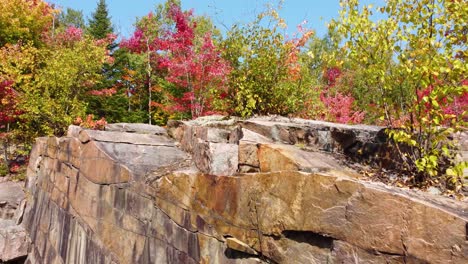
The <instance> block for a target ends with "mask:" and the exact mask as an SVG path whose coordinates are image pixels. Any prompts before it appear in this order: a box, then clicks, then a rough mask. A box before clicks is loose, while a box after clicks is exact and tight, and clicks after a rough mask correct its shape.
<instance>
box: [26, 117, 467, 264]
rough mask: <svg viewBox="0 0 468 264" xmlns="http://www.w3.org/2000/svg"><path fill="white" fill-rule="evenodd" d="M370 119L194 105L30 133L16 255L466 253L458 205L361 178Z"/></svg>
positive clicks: (282, 258)
mask: <svg viewBox="0 0 468 264" xmlns="http://www.w3.org/2000/svg"><path fill="white" fill-rule="evenodd" d="M382 144H384V142H383V139H382V133H381V129H380V128H378V127H367V126H345V125H336V124H331V123H324V122H314V121H306V120H289V119H284V118H256V119H249V120H244V121H241V120H234V119H224V118H213V117H211V118H204V119H198V120H194V121H189V122H171V123H170V124H169V126H168V129H167V131H166V130H165V129H162V128H160V127H154V126H147V125H130V124H114V125H110V126H108V127H107V128H106V131H92V130H82V129H81V128H79V127H73V126H72V127H70V129H69V132H68V135H67V136H66V137H62V138H55V137H50V138H39V139H38V140H37V142H36V144H35V146H34V148H33V151H32V155H31V159H30V164H29V167H28V181H27V186H26V189H27V191H28V194H29V195H28V196H29V200H28V204H27V207H26V211H25V215H24V221H23V222H24V225H25V227H26V230H27V231H28V233H29V236H30V239H31V242H32V246H31V249H30V254H29V256H28V260H27V262H28V263H467V262H468V241H467V239H468V234H467V232H468V231H467V230H468V224H467V223H468V205H467V204H466V203H465V202H458V201H454V200H450V199H447V198H443V197H438V196H433V195H430V194H425V193H421V192H413V191H408V190H402V189H397V188H393V187H388V186H385V185H383V184H379V183H372V182H366V181H363V180H361V179H360V176H359V174H358V173H356V172H354V171H352V170H350V169H346V168H344V167H342V166H341V165H340V163H339V162H338V161H337V160H335V159H334V158H333V156H331V155H330V154H329V153H330V152H340V153H344V154H346V155H361V156H362V157H363V158H372V157H374V156H375V155H377V154H378V153H379V149H381V146H382Z"/></svg>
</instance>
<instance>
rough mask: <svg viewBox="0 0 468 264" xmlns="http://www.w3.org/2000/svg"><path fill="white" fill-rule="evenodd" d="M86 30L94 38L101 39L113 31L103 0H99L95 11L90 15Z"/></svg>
mask: <svg viewBox="0 0 468 264" xmlns="http://www.w3.org/2000/svg"><path fill="white" fill-rule="evenodd" d="M88 32H89V34H90V35H91V36H93V37H94V38H95V39H103V38H105V37H107V34H110V33H113V32H114V28H113V27H112V22H111V19H110V17H109V12H108V10H107V4H106V1H105V0H99V3H98V5H97V7H96V11H94V13H93V14H92V15H91V19H90V20H89V28H88Z"/></svg>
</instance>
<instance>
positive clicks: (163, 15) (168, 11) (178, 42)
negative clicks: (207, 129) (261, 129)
mask: <svg viewBox="0 0 468 264" xmlns="http://www.w3.org/2000/svg"><path fill="white" fill-rule="evenodd" d="M198 21H201V22H202V23H201V25H203V27H202V28H199V29H197V26H196V25H197V22H198ZM210 29H213V27H212V24H211V23H210V22H209V20H208V19H203V18H199V17H195V16H193V14H192V12H191V11H188V12H183V11H182V10H181V9H180V3H178V1H167V2H166V3H165V4H163V5H159V6H158V8H157V10H156V13H154V14H153V13H150V14H149V15H148V16H145V17H143V18H142V19H141V20H140V21H139V22H138V23H137V26H136V30H135V32H134V34H133V36H132V37H131V38H130V39H128V40H126V41H123V42H122V43H121V46H122V47H124V48H128V49H130V50H131V51H132V52H134V53H136V54H141V56H142V59H143V61H144V62H145V66H144V68H145V81H144V85H145V89H146V91H148V93H147V94H148V95H149V97H150V98H149V100H148V110H149V111H148V113H149V115H150V116H153V115H154V114H158V113H161V112H163V113H164V112H166V113H169V114H173V115H174V116H173V117H176V116H177V115H178V116H179V117H180V116H181V115H182V116H183V115H185V117H191V116H193V117H196V116H199V115H202V114H206V113H209V112H210V111H211V110H212V105H211V101H212V97H213V95H214V94H216V93H217V92H218V91H219V90H220V89H221V87H222V86H223V85H224V84H225V78H224V75H222V74H219V73H220V72H225V71H227V69H228V68H227V67H226V64H225V63H224V62H223V60H222V58H221V57H220V53H219V51H217V49H216V47H215V46H214V44H213V42H212V38H211V35H210V34H209V33H210V32H211V30H210ZM216 71H218V72H216ZM153 109H154V110H153Z"/></svg>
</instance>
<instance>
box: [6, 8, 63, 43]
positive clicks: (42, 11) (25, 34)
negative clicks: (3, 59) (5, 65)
mask: <svg viewBox="0 0 468 264" xmlns="http://www.w3.org/2000/svg"><path fill="white" fill-rule="evenodd" d="M54 13H56V11H54V10H53V9H52V8H51V7H50V6H49V4H47V3H46V2H44V1H34V0H8V1H0V47H1V46H3V45H5V44H7V43H10V44H14V43H17V42H18V41H22V42H24V43H26V42H29V41H30V42H32V43H33V44H34V45H35V46H38V45H39V44H40V43H41V37H42V34H44V33H45V32H46V31H48V30H49V28H50V26H51V25H52V21H53V14H54Z"/></svg>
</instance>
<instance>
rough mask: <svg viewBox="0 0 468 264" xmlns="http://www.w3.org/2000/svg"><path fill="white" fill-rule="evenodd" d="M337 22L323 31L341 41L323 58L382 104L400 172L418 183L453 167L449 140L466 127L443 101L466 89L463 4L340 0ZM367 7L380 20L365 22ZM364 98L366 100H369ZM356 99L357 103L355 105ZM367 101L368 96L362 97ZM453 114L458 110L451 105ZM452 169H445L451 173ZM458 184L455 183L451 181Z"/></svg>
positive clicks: (466, 10) (467, 11)
mask: <svg viewBox="0 0 468 264" xmlns="http://www.w3.org/2000/svg"><path fill="white" fill-rule="evenodd" d="M341 6H342V7H343V9H342V11H341V12H340V20H339V21H334V22H332V23H331V28H332V29H333V30H337V32H339V33H341V34H342V37H343V38H344V39H345V40H346V41H345V43H344V45H342V46H341V48H340V49H338V50H335V51H334V52H332V53H331V55H330V56H328V58H326V59H327V61H328V62H329V63H334V64H339V65H345V66H346V65H347V66H348V68H350V69H353V70H354V75H355V78H356V79H358V80H360V81H359V82H358V83H357V84H358V86H357V88H358V89H359V90H358V93H360V94H367V95H368V96H367V97H365V96H362V97H360V98H361V99H362V98H367V100H372V103H374V104H376V105H377V108H376V109H382V111H381V114H380V115H381V117H382V120H384V121H385V123H386V124H387V125H389V126H390V127H399V128H400V129H399V130H390V133H389V135H390V136H391V137H392V138H393V139H394V140H395V141H396V142H397V148H398V149H399V150H400V154H401V159H402V160H403V161H404V164H405V166H406V168H405V169H406V170H409V171H414V170H416V171H418V172H419V176H418V181H419V182H427V181H428V180H429V179H430V178H432V177H436V176H437V177H440V176H441V175H444V174H445V173H446V172H447V168H450V167H453V166H455V167H456V166H458V165H455V161H454V159H453V158H454V157H453V156H454V154H452V153H454V152H453V146H452V143H451V141H450V140H449V137H450V136H451V135H452V134H453V133H454V132H456V131H457V130H459V129H461V128H462V127H464V126H466V123H465V121H466V119H465V120H463V118H460V116H461V117H463V116H465V117H466V110H467V109H466V106H465V109H464V110H463V109H462V110H461V112H458V114H453V111H451V110H450V104H451V103H453V101H454V100H455V98H457V97H460V96H462V95H463V94H464V93H466V92H467V88H468V86H466V85H463V84H462V81H463V80H464V78H466V76H468V64H467V63H466V58H467V49H466V41H465V42H464V41H462V39H464V37H463V36H462V34H461V33H462V32H465V31H466V28H467V27H466V25H467V24H468V6H467V5H466V4H464V3H463V1H431V0H423V1H416V0H412V1H389V2H388V3H387V4H386V6H383V7H381V8H378V9H374V8H373V7H372V6H364V7H362V9H361V10H360V5H359V2H358V1H357V0H351V1H342V2H341ZM375 11H378V12H381V13H382V14H383V16H384V17H386V19H382V20H379V21H374V20H373V19H371V17H372V15H373V13H374V12H375ZM369 96H371V97H372V99H370V97H369ZM363 101H364V100H361V102H363ZM369 102H371V101H369ZM457 111H458V110H457ZM453 171H454V169H450V170H448V172H450V173H451V174H453V173H452V172H453ZM458 183H459V184H458V187H457V189H458V188H459V187H460V186H461V183H462V181H461V180H460V179H459V180H458Z"/></svg>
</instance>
